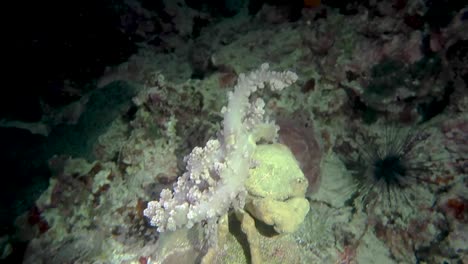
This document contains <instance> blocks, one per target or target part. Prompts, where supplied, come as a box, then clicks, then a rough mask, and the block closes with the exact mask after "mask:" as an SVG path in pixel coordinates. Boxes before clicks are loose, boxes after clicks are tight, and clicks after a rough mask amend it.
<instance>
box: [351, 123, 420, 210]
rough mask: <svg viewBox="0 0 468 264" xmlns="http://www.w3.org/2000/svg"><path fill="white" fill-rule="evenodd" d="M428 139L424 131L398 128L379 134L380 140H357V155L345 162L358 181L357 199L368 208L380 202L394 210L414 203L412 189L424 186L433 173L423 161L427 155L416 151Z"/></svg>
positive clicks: (372, 138) (391, 128)
mask: <svg viewBox="0 0 468 264" xmlns="http://www.w3.org/2000/svg"><path fill="white" fill-rule="evenodd" d="M427 137H428V135H427V134H426V133H423V130H415V129H404V128H397V127H395V126H392V127H387V128H385V129H384V130H383V131H379V133H377V135H376V136H366V135H361V137H357V138H356V139H355V140H354V141H355V142H356V143H357V144H358V147H357V149H356V150H357V155H355V157H354V158H350V156H352V155H350V156H348V157H346V158H344V159H343V160H344V163H345V165H346V167H347V169H348V170H349V171H351V173H352V175H353V176H354V178H355V179H356V181H357V186H358V192H357V193H356V195H354V199H356V198H357V199H360V200H362V202H363V203H364V204H365V205H367V206H368V205H374V204H375V203H376V202H380V203H381V204H382V205H383V206H384V207H386V208H390V209H394V208H395V207H397V206H398V205H399V204H401V203H411V196H412V193H411V190H412V188H413V187H414V186H415V185H416V184H418V182H424V180H423V179H424V178H426V177H425V174H426V173H428V172H429V171H428V169H427V167H425V166H424V159H423V158H421V157H420V156H424V155H420V154H424V153H421V152H420V150H418V149H417V148H416V146H417V145H418V143H420V142H422V141H424V140H425V139H427ZM358 138H359V139H358ZM421 159H422V160H421ZM354 199H353V200H354Z"/></svg>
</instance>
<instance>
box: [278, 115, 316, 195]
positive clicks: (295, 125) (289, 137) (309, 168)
mask: <svg viewBox="0 0 468 264" xmlns="http://www.w3.org/2000/svg"><path fill="white" fill-rule="evenodd" d="M277 123H278V125H279V126H280V131H279V137H280V142H281V143H283V144H285V145H286V146H288V147H289V148H290V149H291V151H292V153H293V154H294V156H295V157H296V159H297V161H298V162H299V166H300V167H301V169H302V172H303V173H304V175H305V176H306V178H307V180H308V181H309V188H308V192H309V193H311V192H315V191H317V190H318V188H319V186H320V160H321V158H322V151H321V148H320V144H319V143H318V141H317V139H316V138H315V131H314V127H313V125H312V123H311V122H310V123H308V124H304V122H301V121H294V120H291V119H286V118H280V119H278V120H277Z"/></svg>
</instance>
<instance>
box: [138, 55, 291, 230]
mask: <svg viewBox="0 0 468 264" xmlns="http://www.w3.org/2000/svg"><path fill="white" fill-rule="evenodd" d="M296 80H297V75H296V74H295V73H293V72H290V71H285V72H276V71H270V70H269V69H268V64H263V65H262V66H261V67H260V69H258V70H256V71H253V72H251V73H249V74H247V75H245V74H241V75H240V76H239V79H238V82H237V85H236V86H235V87H234V91H233V92H230V93H229V103H228V106H227V107H225V108H223V110H222V113H223V114H224V122H223V125H224V129H223V132H222V133H221V134H222V135H221V137H220V138H219V139H213V140H210V141H208V142H207V143H206V145H205V147H203V148H201V147H196V148H194V149H193V150H192V152H191V153H190V154H189V155H188V156H187V157H185V162H186V163H187V166H186V172H185V173H184V174H183V175H182V176H181V177H179V179H178V181H177V182H176V183H175V184H174V189H173V190H172V191H171V190H169V189H165V190H163V191H162V192H161V195H160V199H159V201H152V202H149V203H148V207H147V208H146V210H144V214H145V216H146V217H148V218H150V220H151V224H152V225H154V226H157V227H158V231H159V232H164V231H166V230H176V229H178V228H180V227H187V228H190V227H192V226H193V225H194V224H196V223H199V222H201V221H204V220H206V221H207V222H208V223H213V222H216V219H217V218H219V217H220V216H222V215H224V214H225V213H226V212H227V211H228V210H229V209H230V208H243V207H244V202H245V196H246V191H245V188H244V183H245V180H246V179H247V177H248V175H249V168H250V165H251V163H252V162H251V156H252V154H253V152H254V150H255V147H256V142H257V141H258V140H260V139H264V140H267V141H274V140H275V139H276V136H277V130H278V129H277V127H276V125H275V124H274V123H272V122H269V121H268V120H267V119H266V117H265V111H264V106H265V103H264V101H263V100H262V99H256V100H255V101H252V102H251V101H250V100H249V97H250V95H251V94H252V93H254V92H255V91H257V89H262V88H264V87H265V84H266V85H267V86H269V87H270V89H271V90H272V91H280V90H282V89H283V88H285V87H287V86H289V85H291V84H292V83H294V82H295V81H296Z"/></svg>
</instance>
